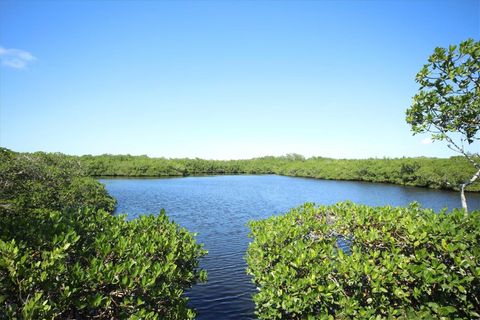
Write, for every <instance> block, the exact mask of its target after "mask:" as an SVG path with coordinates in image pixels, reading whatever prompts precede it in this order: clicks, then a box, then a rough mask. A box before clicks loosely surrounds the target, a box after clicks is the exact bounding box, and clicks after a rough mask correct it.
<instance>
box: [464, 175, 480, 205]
mask: <svg viewBox="0 0 480 320" xmlns="http://www.w3.org/2000/svg"><path fill="white" fill-rule="evenodd" d="M479 177H480V169H478V171H477V172H476V173H475V174H474V175H473V177H472V178H471V179H470V180H469V181H467V182H465V183H462V184H461V185H460V199H461V201H462V208H463V210H464V211H465V213H468V207H467V198H466V197H465V188H466V187H467V186H469V185H471V184H472V183H474V182H475V180H477V179H478V178H479Z"/></svg>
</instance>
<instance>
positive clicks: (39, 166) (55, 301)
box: [0, 149, 206, 319]
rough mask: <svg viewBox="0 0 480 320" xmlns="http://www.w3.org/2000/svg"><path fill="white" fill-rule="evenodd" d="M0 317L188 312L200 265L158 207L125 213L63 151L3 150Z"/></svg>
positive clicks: (190, 242)
mask: <svg viewBox="0 0 480 320" xmlns="http://www.w3.org/2000/svg"><path fill="white" fill-rule="evenodd" d="M0 160H1V161H0V186H1V187H2V188H1V189H0V319H53V318H61V319H93V318H101V319H125V318H131V319H187V318H193V317H194V315H195V313H194V311H193V310H191V309H189V308H188V307H187V298H186V297H184V296H183V293H184V290H185V289H186V288H189V287H190V286H191V285H193V284H194V283H195V282H197V281H204V280H205V279H206V273H205V271H203V270H200V269H199V268H198V259H199V258H200V257H202V256H203V255H205V254H206V251H205V250H203V249H202V246H201V245H199V244H197V243H196V241H195V238H194V236H195V235H194V234H192V233H189V232H188V231H187V230H185V229H183V228H180V227H179V226H178V225H177V224H175V223H174V222H172V221H169V219H168V218H167V216H166V215H165V212H164V211H162V212H160V214H159V215H158V216H151V215H150V216H141V217H140V218H137V219H134V220H132V221H126V220H125V217H123V216H113V215H112V214H111V211H113V209H114V205H115V200H114V199H113V198H112V197H110V196H109V195H108V193H107V192H106V190H105V188H104V186H103V185H101V184H100V183H99V182H98V181H95V180H94V179H92V178H89V177H85V176H83V171H82V168H81V166H79V165H78V163H77V162H76V161H74V160H72V159H69V158H67V157H65V156H63V155H60V154H45V153H35V154H17V153H14V152H11V151H9V150H6V149H0Z"/></svg>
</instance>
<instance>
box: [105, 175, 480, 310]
mask: <svg viewBox="0 0 480 320" xmlns="http://www.w3.org/2000/svg"><path fill="white" fill-rule="evenodd" d="M100 181H101V182H102V183H104V184H105V185H106V187H107V190H108V192H109V193H110V194H111V195H112V196H114V197H115V198H116V199H117V201H118V206H117V212H118V213H128V218H129V219H133V218H135V217H137V216H138V215H139V214H143V213H158V212H159V211H160V209H162V208H164V209H165V210H166V211H167V214H168V216H169V217H170V218H171V219H173V220H174V221H175V222H177V223H179V224H180V225H181V226H183V227H185V228H187V229H188V230H190V231H193V232H196V233H198V236H197V239H198V241H199V242H201V243H204V245H205V248H206V249H207V250H208V251H209V254H208V256H207V257H206V258H204V259H202V261H201V267H202V268H205V269H207V271H208V283H206V284H200V285H196V286H194V287H193V288H192V289H191V290H189V291H188V292H187V296H188V297H189V298H190V305H191V306H192V307H194V308H195V309H196V310H197V314H198V315H197V319H215V320H217V319H255V316H254V304H253V302H252V299H251V295H252V294H253V293H254V292H255V286H254V285H253V284H252V283H251V281H250V277H249V276H248V275H246V273H245V268H246V263H245V260H244V255H245V251H246V249H247V246H248V243H249V241H250V239H249V238H248V228H247V226H246V223H247V222H248V221H249V220H252V219H261V218H266V217H268V216H271V215H274V214H281V213H284V212H286V211H288V210H289V209H290V208H292V207H295V206H298V205H301V204H302V203H304V202H316V203H318V204H334V203H336V202H338V201H344V200H350V201H353V202H357V203H363V204H368V205H375V206H377V205H388V204H390V205H394V206H399V205H406V204H408V203H410V202H412V201H418V202H420V203H421V205H422V206H424V207H427V208H433V209H435V210H440V209H441V208H443V207H448V208H450V209H452V208H454V207H458V206H459V205H460V201H459V195H458V193H456V192H446V191H437V190H429V189H422V188H414V187H402V186H395V185H386V184H374V183H362V182H348V181H327V180H314V179H304V178H292V177H284V176H275V175H263V176H255V175H243V176H207V177H187V178H168V179H125V178H122V179H119V178H116V179H101V180H100ZM467 197H468V201H469V207H470V208H471V209H472V210H473V209H480V194H468V195H467Z"/></svg>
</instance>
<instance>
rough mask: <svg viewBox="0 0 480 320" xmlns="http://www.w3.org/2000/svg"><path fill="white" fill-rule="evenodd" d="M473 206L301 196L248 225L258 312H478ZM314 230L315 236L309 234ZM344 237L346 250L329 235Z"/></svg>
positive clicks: (324, 315)
mask: <svg viewBox="0 0 480 320" xmlns="http://www.w3.org/2000/svg"><path fill="white" fill-rule="evenodd" d="M479 218H480V212H478V211H477V212H473V213H472V214H471V215H467V216H466V215H464V213H463V212H462V211H453V212H451V213H448V214H447V213H440V214H436V213H434V212H433V211H431V210H423V209H420V208H419V207H418V205H416V204H412V205H411V206H410V207H409V208H392V207H378V208H372V207H367V206H360V205H354V204H351V203H340V204H337V205H335V206H329V207H315V206H314V205H313V204H306V205H304V206H302V207H299V208H296V209H293V210H292V211H290V212H289V213H287V214H285V215H284V216H278V217H272V218H269V219H266V220H262V221H253V222H251V223H250V228H251V235H252V237H253V238H254V241H253V242H252V243H251V244H250V246H249V248H248V251H247V256H246V259H247V262H248V272H249V273H250V274H251V275H252V276H253V280H254V282H255V283H256V285H257V286H258V287H259V292H258V293H257V294H256V295H255V296H254V300H255V303H256V307H257V308H256V310H257V314H258V315H259V317H260V318H263V319H281V318H282V319H283V318H288V319H310V318H311V319H329V318H331V319H334V318H335V319H344V318H346V319H349V318H362V319H364V318H378V319H391V318H403V319H413V318H414V319H417V318H442V317H445V318H459V319H471V318H478V317H479V314H478V311H479V308H480V305H479V302H478V300H477V297H478V296H480V287H479V285H478V284H479V281H480V265H479V262H478V261H480V250H479V248H478V239H479V238H480V219H479ZM313 235H315V236H313ZM341 237H348V238H349V239H350V250H349V252H347V251H344V249H342V247H341V246H339V243H338V239H339V238H341Z"/></svg>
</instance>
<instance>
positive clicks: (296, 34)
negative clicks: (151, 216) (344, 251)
mask: <svg viewBox="0 0 480 320" xmlns="http://www.w3.org/2000/svg"><path fill="white" fill-rule="evenodd" d="M469 37H471V38H475V39H478V38H479V37H480V1H461V0H453V1H413V0H412V1H389V0H385V1H305V2H302V1H265V2H262V1H230V2H228V1H194V2H188V1H171V2H170V1H158V2H157V1H144V2H142V1H78V2H75V1H65V2H60V1H50V2H47V1H5V0H1V2H0V58H1V59H2V65H1V67H0V145H1V146H3V147H7V148H10V149H13V150H16V151H37V150H42V151H59V152H63V153H67V154H102V153H113V154H119V153H122V154H125V153H129V154H147V155H150V156H165V157H201V158H210V159H229V158H249V157H255V156H263V155H282V154H286V153H291V152H296V153H301V154H303V155H305V156H313V155H315V156H328V157H335V158H366V157H383V156H387V157H401V156H439V157H446V156H450V155H452V152H450V151H449V150H448V149H447V147H446V146H445V145H444V144H442V143H438V142H436V143H434V144H428V143H425V141H423V143H422V140H424V139H425V138H426V136H412V135H411V132H410V129H409V127H408V125H407V124H406V123H405V116H404V115H405V110H406V108H407V107H408V106H409V105H410V102H411V97H412V96H413V95H414V94H415V92H416V90H417V84H416V83H415V81H414V76H415V74H416V72H417V71H419V69H420V68H421V66H422V65H423V64H424V63H425V62H426V60H427V58H428V56H429V55H430V54H431V53H432V52H433V49H434V48H435V47H436V46H448V45H449V44H456V43H459V42H460V41H462V40H464V39H467V38H469Z"/></svg>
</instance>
